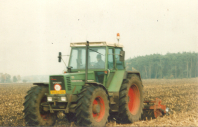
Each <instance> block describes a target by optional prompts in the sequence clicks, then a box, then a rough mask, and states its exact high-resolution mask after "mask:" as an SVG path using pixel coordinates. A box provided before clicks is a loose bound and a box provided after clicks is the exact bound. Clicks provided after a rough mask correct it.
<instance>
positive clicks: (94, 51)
mask: <svg viewBox="0 0 198 127" xmlns="http://www.w3.org/2000/svg"><path fill="white" fill-rule="evenodd" d="M85 62H86V49H85V47H83V48H72V51H71V56H70V62H69V66H70V67H72V69H85V65H86V64H85ZM104 68H105V47H97V48H91V47H89V50H88V69H104Z"/></svg>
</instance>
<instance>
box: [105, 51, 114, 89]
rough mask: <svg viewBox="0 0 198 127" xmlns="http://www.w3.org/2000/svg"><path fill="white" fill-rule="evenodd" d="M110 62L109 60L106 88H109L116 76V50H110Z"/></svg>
mask: <svg viewBox="0 0 198 127" xmlns="http://www.w3.org/2000/svg"><path fill="white" fill-rule="evenodd" d="M107 56H108V58H107V59H108V60H107V69H108V72H107V82H106V87H107V88H108V87H109V85H110V83H111V81H112V79H113V77H114V74H115V60H114V48H109V49H108V55H107Z"/></svg>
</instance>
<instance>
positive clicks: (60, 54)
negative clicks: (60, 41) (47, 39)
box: [58, 52, 62, 62]
mask: <svg viewBox="0 0 198 127" xmlns="http://www.w3.org/2000/svg"><path fill="white" fill-rule="evenodd" d="M61 59H62V53H61V52H59V55H58V62H61Z"/></svg>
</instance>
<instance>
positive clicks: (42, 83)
mask: <svg viewBox="0 0 198 127" xmlns="http://www.w3.org/2000/svg"><path fill="white" fill-rule="evenodd" d="M33 85H37V86H49V83H47V82H37V83H33Z"/></svg>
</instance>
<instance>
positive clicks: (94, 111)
mask: <svg viewBox="0 0 198 127" xmlns="http://www.w3.org/2000/svg"><path fill="white" fill-rule="evenodd" d="M93 113H95V114H98V113H100V105H98V104H96V105H93Z"/></svg>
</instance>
